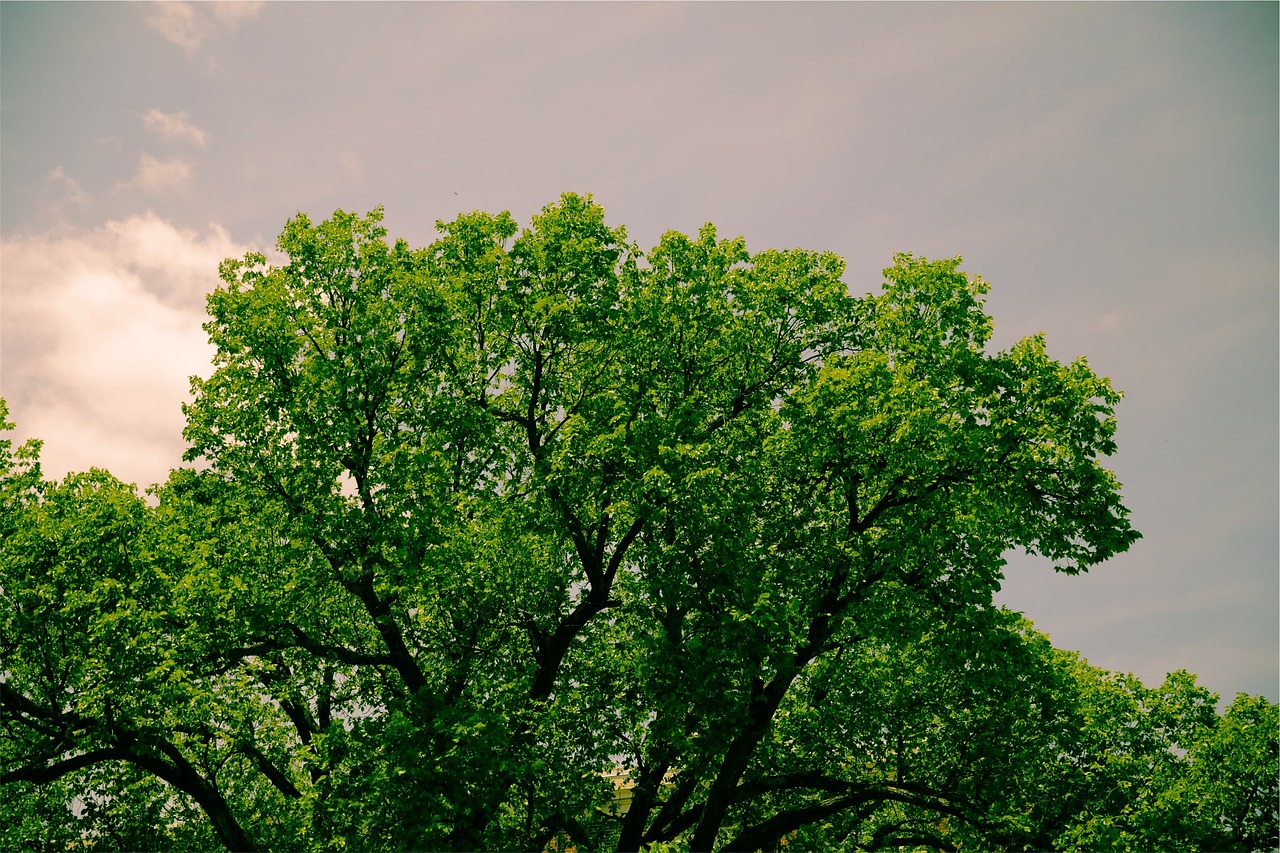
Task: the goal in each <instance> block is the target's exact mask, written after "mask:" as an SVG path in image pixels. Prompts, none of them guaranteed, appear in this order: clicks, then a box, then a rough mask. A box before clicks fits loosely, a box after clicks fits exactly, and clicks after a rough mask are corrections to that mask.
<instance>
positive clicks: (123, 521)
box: [0, 195, 1277, 850]
mask: <svg viewBox="0 0 1280 853" xmlns="http://www.w3.org/2000/svg"><path fill="white" fill-rule="evenodd" d="M380 219H381V215H380V211H374V212H373V213H371V214H370V215H368V216H367V217H359V216H355V215H351V214H347V213H343V212H341V211H340V212H338V213H336V214H335V215H334V216H333V217H332V218H331V219H329V220H327V221H325V222H322V223H320V224H318V225H316V224H313V223H312V222H310V221H309V220H308V219H307V218H306V217H305V216H302V215H299V216H297V217H295V218H294V219H292V220H291V221H290V222H289V223H288V224H287V225H286V227H285V230H284V232H283V233H282V235H281V237H280V241H279V249H280V251H281V252H282V253H283V255H284V256H285V258H286V261H285V262H284V263H282V264H279V265H271V264H269V263H268V261H267V259H266V258H265V257H264V256H262V255H259V254H250V255H248V256H246V257H245V258H243V259H240V260H228V261H226V262H225V263H224V264H223V265H222V268H221V274H222V280H223V285H222V286H221V287H220V288H219V289H218V290H217V291H215V292H214V293H213V294H211V295H210V297H209V314H210V320H209V322H208V323H207V324H206V325H205V329H206V331H207V332H208V333H209V336H210V339H211V341H212V342H213V343H214V344H215V345H216V347H217V355H216V357H215V368H216V369H215V371H214V373H213V374H212V375H211V376H210V377H208V378H207V379H194V380H193V390H194V393H195V398H194V402H192V403H191V404H190V405H189V406H188V407H187V408H186V413H187V417H188V427H187V432H186V436H187V439H188V441H189V442H190V445H191V450H190V452H189V459H190V460H191V461H198V462H199V463H200V467H199V469H198V470H189V469H182V470H175V471H174V472H173V473H172V474H171V476H170V478H169V481H168V482H167V483H166V484H164V485H163V486H160V487H157V488H156V489H155V490H154V492H153V502H152V503H151V504H148V503H147V502H145V501H143V500H142V499H141V498H139V497H138V496H137V495H136V494H135V493H134V491H133V489H132V487H130V486H128V485H125V484H121V483H119V482H118V481H116V480H115V479H114V478H112V477H111V476H110V475H109V474H107V473H106V472H103V471H97V470H94V471H90V472H88V473H85V474H75V475H71V476H70V477H68V478H66V479H65V480H64V481H62V482H61V483H53V482H47V481H44V480H43V479H42V478H41V476H40V472H39V468H38V463H37V455H38V447H37V446H35V445H27V446H24V447H22V448H18V449H16V450H15V449H13V448H12V446H11V444H10V443H3V444H0V475H2V477H0V507H2V508H3V514H2V515H0V532H2V533H3V534H4V538H3V544H2V545H0V602H2V606H3V611H2V612H0V619H3V626H4V630H3V632H2V633H0V653H2V654H3V662H2V663H0V670H3V683H0V719H3V722H4V726H3V727H0V783H3V784H0V824H4V825H6V826H9V827H14V828H13V829H10V830H7V831H9V832H10V833H11V834H12V839H11V840H12V845H10V844H7V843H6V846H15V845H16V846H34V847H42V848H46V849H52V848H55V847H56V848H58V849H66V848H67V846H68V845H74V844H75V843H76V840H77V839H91V843H92V844H93V845H94V846H95V847H101V848H103V849H113V848H115V849H143V848H165V849H168V848H187V847H191V848H196V847H207V846H209V845H210V844H212V843H214V842H215V839H216V841H217V842H220V843H221V844H223V845H224V846H226V847H228V848H230V849H237V850H240V849H253V848H264V849H310V848H335V849H340V848H347V847H349V848H356V849H406V848H408V849H445V848H459V849H526V850H537V849H544V848H547V847H549V846H557V845H559V846H560V847H561V848H564V847H565V846H566V845H572V846H576V847H578V848H581V849H595V848H603V847H612V848H616V849H619V850H636V849H639V848H640V847H650V848H653V849H695V850H709V849H764V848H767V849H774V848H777V847H779V846H784V845H790V844H795V845H799V846H801V847H803V848H806V849H809V848H817V847H822V848H832V849H840V848H847V849H877V848H883V847H904V846H916V845H928V846H932V847H936V848H946V849H954V848H958V847H960V846H965V847H969V848H1005V849H1009V848H1015V849H1029V848H1030V849H1041V848H1046V847H1075V848H1078V849H1095V848H1098V847H1108V846H1115V847H1119V846H1126V845H1128V846H1136V847H1141V846H1151V845H1152V844H1155V843H1157V842H1158V843H1159V846H1162V847H1170V848H1172V847H1177V846H1179V845H1181V846H1186V847H1188V848H1189V849H1190V848H1195V847H1199V846H1206V845H1208V846H1220V847H1222V848H1223V849H1227V848H1228V847H1232V846H1236V847H1239V848H1240V849H1258V848H1262V847H1266V846H1267V845H1269V844H1274V843H1275V842H1274V834H1275V825H1276V819H1275V813H1274V808H1273V806H1274V801H1275V786H1274V777H1275V768H1276V764H1277V758H1276V728H1277V724H1276V720H1275V710H1276V709H1275V706H1273V705H1270V704H1268V703H1267V702H1266V701H1265V700H1261V699H1254V698H1250V697H1242V698H1240V699H1238V700H1237V701H1236V703H1235V704H1233V705H1232V706H1231V708H1230V709H1228V711H1227V713H1226V714H1225V715H1223V716H1222V717H1219V716H1218V715H1217V713H1216V712H1215V711H1214V703H1215V702H1216V697H1213V696H1211V695H1210V694H1207V693H1206V692H1205V691H1204V690H1203V689H1202V688H1199V687H1197V686H1196V685H1195V683H1194V679H1193V678H1191V677H1190V676H1187V675H1185V674H1175V675H1173V676H1171V677H1170V680H1169V681H1168V682H1167V683H1166V684H1165V685H1164V686H1163V687H1162V688H1160V689H1159V690H1155V691H1151V690H1147V689H1146V688H1144V687H1143V686H1142V685H1141V684H1140V683H1138V682H1137V681H1136V680H1134V679H1132V678H1128V677H1120V676H1116V675H1114V674H1110V673H1105V672H1101V671H1098V670H1095V669H1093V668H1091V667H1089V666H1088V665H1087V664H1085V663H1084V662H1082V661H1080V660H1078V659H1077V658H1076V657H1074V656H1072V655H1070V654H1067V653H1064V652H1060V651H1057V650H1054V649H1053V648H1052V647H1051V646H1050V645H1049V644H1048V641H1047V640H1046V639H1045V638H1044V637H1042V636H1040V635H1038V634H1036V633H1035V632H1034V630H1033V629H1032V628H1031V626H1030V624H1029V623H1027V622H1026V621H1025V620H1022V619H1021V618H1020V617H1018V616H1016V615H1014V614H1010V613H1007V612H1005V611H1001V610H998V609H995V608H993V607H992V605H991V596H992V593H993V591H995V590H996V589H997V588H998V585H999V583H1000V579H1001V571H1002V567H1003V559H1002V555H1003V554H1004V553H1006V552H1007V551H1008V550H1009V549H1011V548H1018V547H1021V548H1026V549H1029V550H1031V551H1034V552H1036V553H1040V554H1043V555H1045V556H1047V557H1049V558H1051V559H1052V560H1053V561H1054V562H1055V565H1056V566H1057V567H1058V568H1059V569H1060V570H1062V571H1066V572H1078V571H1083V570H1085V569H1087V568H1088V567H1089V566H1091V565H1094V564H1096V563H1098V562H1101V561H1103V560H1105V559H1107V558H1108V557H1110V556H1112V555H1114V554H1116V553H1119V552H1121V551H1123V550H1125V549H1126V548H1127V547H1129V545H1130V544H1131V543H1132V542H1133V541H1135V540H1136V539H1137V537H1138V534H1137V533H1136V532H1135V531H1133V530H1132V529H1131V527H1130V526H1129V523H1128V521H1127V512H1126V510H1125V508H1124V507H1123V505H1122V504H1121V502H1120V499H1119V493H1118V484H1117V483H1116V481H1115V478H1114V477H1113V475H1112V474H1111V473H1110V472H1109V471H1108V470H1106V469H1105V468H1104V467H1103V466H1102V464H1101V459H1102V458H1103V457H1105V456H1107V455H1108V454H1110V453H1112V452H1113V451H1114V450H1115V445H1114V441H1113V436H1114V431H1115V421H1114V418H1113V414H1112V412H1113V407H1114V406H1115V404H1116V402H1117V401H1118V399H1119V394H1118V393H1117V392H1115V391H1114V390H1113V389H1112V388H1111V387H1110V385H1109V383H1108V382H1107V380H1105V379H1103V378H1101V377H1098V376H1096V375H1095V374H1094V373H1093V372H1092V371H1091V370H1090V369H1089V367H1088V365H1087V364H1086V363H1085V362H1084V361H1083V360H1080V361H1076V362H1074V363H1071V364H1066V365H1064V364H1060V363H1058V362H1055V361H1054V360H1052V359H1050V358H1049V357H1048V355H1047V353H1046V350H1045V344H1044V341H1043V340H1042V339H1041V338H1038V337H1032V338H1028V339H1026V340H1024V341H1022V342H1021V343H1019V344H1017V345H1015V346H1014V347H1012V348H1011V349H1009V350H1007V351H1004V352H997V353H993V352H990V351H989V346H988V340H989V337H990V333H991V328H992V323H991V319H990V318H989V317H988V316H987V315H986V313H985V311H984V309H983V304H982V296H983V294H984V293H985V292H986V289H987V285H986V284H985V282H983V281H982V280H981V279H979V278H976V277H972V276H968V275H966V274H965V273H963V272H962V271H961V270H960V268H959V261H958V259H956V260H944V261H928V260H925V259H921V258H916V257H913V256H910V255H899V256H897V257H896V258H895V263H894V266H893V267H891V268H890V269H888V270H886V271H885V278H886V282H885V286H884V288H883V289H882V291H881V292H880V293H879V294H875V295H867V296H862V297H854V296H851V295H850V294H849V292H848V289H847V287H846V285H845V284H844V282H843V280H842V278H841V276H842V275H843V272H844V269H843V262H842V261H841V260H840V259H839V258H838V257H836V256H834V255H832V254H829V253H820V252H810V251H802V250H788V251H766V252H761V253H758V254H755V255H752V254H749V253H748V252H747V250H746V248H745V246H744V245H743V243H742V241H741V240H722V239H720V238H718V237H717V235H716V233H715V230H714V229H713V228H712V227H711V226H706V227H704V228H703V229H702V231H701V232H699V234H698V235H697V236H696V237H692V236H688V235H683V234H678V233H674V232H672V233H668V234H666V235H664V236H663V238H662V240H661V241H660V242H659V244H658V245H657V246H656V247H654V248H653V249H652V250H650V251H648V252H642V251H640V250H639V249H638V248H637V247H636V246H634V245H633V244H631V243H629V242H628V241H627V237H626V233H625V231H624V230H623V229H621V228H614V227H611V226H609V225H607V224H606V222H605V219H604V212H603V210H602V209H601V208H600V207H599V206H598V205H596V204H594V203H593V202H592V201H591V199H590V198H589V197H585V198H584V197H579V196H575V195H565V196H564V197H562V198H561V200H560V201H559V202H558V203H557V204H553V205H550V206H548V207H547V208H545V209H544V210H543V211H542V213H541V214H540V215H538V216H536V217H534V219H533V222H532V224H531V225H530V227H528V228H526V229H524V230H521V229H519V228H518V226H517V225H516V223H515V222H514V221H513V220H512V219H511V218H510V216H508V215H507V214H501V215H497V216H494V215H489V214H484V213H472V214H467V215H464V216H462V217H460V218H459V219H457V220H456V221H454V222H452V223H447V224H445V223H441V224H440V225H439V230H440V237H439V239H438V240H436V241H435V242H434V243H432V244H431V245H430V246H428V247H426V248H422V249H415V248H411V247H410V246H408V245H407V244H406V243H404V242H403V241H399V242H395V243H388V242H387V240H386V237H385V232H384V230H383V229H382V227H381V224H380ZM1223 766H1226V767H1229V768H1230V772H1222V769H1221V768H1222V767H1223ZM1268 786H1270V787H1268ZM69 802H70V803H72V804H73V806H74V808H72V809H70V810H69V809H68V808H67V804H68V803H69ZM5 841H6V842H8V841H10V839H8V838H7V839H5Z"/></svg>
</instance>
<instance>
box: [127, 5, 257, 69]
mask: <svg viewBox="0 0 1280 853" xmlns="http://www.w3.org/2000/svg"><path fill="white" fill-rule="evenodd" d="M262 6H263V4H262V3H261V2H217V3H200V4H195V3H186V2H176V0H175V1H174V2H157V3H151V4H148V6H147V10H148V14H147V23H148V24H149V25H150V26H151V28H152V29H154V30H155V31H156V32H158V33H159V34H160V35H161V36H163V37H164V38H166V39H167V40H169V41H171V42H173V43H174V44H176V45H177V46H178V47H180V48H182V49H183V50H184V51H185V52H186V54H187V55H188V56H194V55H195V54H196V52H197V51H199V50H200V46H201V45H202V44H203V43H204V42H205V40H206V39H207V38H209V37H210V36H211V35H213V34H214V33H216V32H218V31H219V30H226V31H229V32H233V31H234V30H235V29H236V28H237V27H238V26H240V24H241V23H242V22H243V21H246V20H248V19H249V18H252V17H254V16H255V15H257V14H258V12H260V11H261V10H262Z"/></svg>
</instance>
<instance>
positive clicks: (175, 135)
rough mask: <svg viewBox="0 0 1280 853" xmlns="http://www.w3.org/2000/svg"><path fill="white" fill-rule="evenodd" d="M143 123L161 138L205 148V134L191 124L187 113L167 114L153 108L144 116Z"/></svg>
mask: <svg viewBox="0 0 1280 853" xmlns="http://www.w3.org/2000/svg"><path fill="white" fill-rule="evenodd" d="M142 123H143V124H144V125H146V128H147V130H150V131H151V132H153V133H158V134H160V135H161V136H168V137H170V138H172V139H178V140H188V141H190V142H194V143H195V144H196V145H199V146H200V147H201V148H204V146H205V139H206V137H205V132H204V131H203V130H201V129H200V128H199V127H197V126H196V125H195V124H193V123H192V122H191V119H190V118H188V117H187V114H186V112H178V113H166V112H161V111H160V110H158V109H155V108H154V107H153V108H152V109H149V110H147V111H146V112H145V113H143V114H142Z"/></svg>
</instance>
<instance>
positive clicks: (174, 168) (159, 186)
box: [117, 153, 192, 193]
mask: <svg viewBox="0 0 1280 853" xmlns="http://www.w3.org/2000/svg"><path fill="white" fill-rule="evenodd" d="M191 170H192V164H191V163H189V162H187V161H186V160H181V159H179V158H176V157H175V158H173V159H170V160H159V159H156V158H155V157H152V156H151V155H150V154H146V153H144V154H143V155H142V157H141V159H139V161H138V172H137V174H135V175H134V176H133V177H132V178H130V179H129V180H127V181H124V182H122V183H120V184H118V185H117V186H118V187H119V188H121V189H140V190H142V191H144V192H149V193H162V192H176V191H177V190H180V189H182V188H183V187H185V186H186V185H187V181H189V180H190V179H191Z"/></svg>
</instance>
